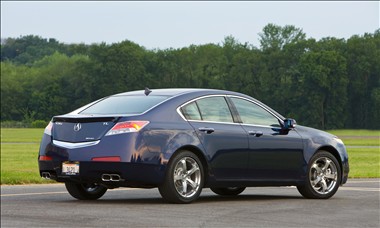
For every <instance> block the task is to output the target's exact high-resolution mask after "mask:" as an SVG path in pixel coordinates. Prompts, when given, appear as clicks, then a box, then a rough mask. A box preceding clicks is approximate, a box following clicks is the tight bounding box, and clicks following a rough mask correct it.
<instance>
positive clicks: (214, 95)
mask: <svg viewBox="0 0 380 228" xmlns="http://www.w3.org/2000/svg"><path fill="white" fill-rule="evenodd" d="M208 97H225V98H227V97H234V98H239V99H243V100H247V101H249V102H251V103H253V104H255V105H258V106H259V107H261V108H262V109H264V110H265V111H267V112H269V113H270V114H271V115H272V116H273V117H275V118H276V119H278V120H279V121H280V123H281V124H284V121H283V120H282V119H281V118H280V117H279V116H277V115H276V114H275V113H273V112H272V111H270V110H268V109H267V108H266V107H264V106H262V105H261V104H259V103H257V102H255V101H254V100H251V99H248V98H246V97H241V96H236V95H223V94H213V95H205V96H201V97H197V98H194V99H192V100H190V101H187V102H185V103H183V104H182V105H180V106H178V108H177V109H176V111H177V113H178V115H179V116H180V117H181V118H182V119H183V120H184V121H188V122H198V123H200V122H201V123H219V124H234V125H245V126H255V127H266V128H281V126H279V127H274V126H268V125H259V124H246V123H235V122H217V121H205V120H187V119H186V118H185V116H184V115H183V114H182V112H181V108H182V107H183V106H186V105H187V104H190V103H191V102H194V101H197V100H199V99H203V98H208ZM231 115H232V113H231Z"/></svg>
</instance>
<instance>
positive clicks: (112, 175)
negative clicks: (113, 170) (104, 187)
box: [111, 174, 121, 181]
mask: <svg viewBox="0 0 380 228" xmlns="http://www.w3.org/2000/svg"><path fill="white" fill-rule="evenodd" d="M120 180H121V178H120V175H118V174H111V181H120Z"/></svg>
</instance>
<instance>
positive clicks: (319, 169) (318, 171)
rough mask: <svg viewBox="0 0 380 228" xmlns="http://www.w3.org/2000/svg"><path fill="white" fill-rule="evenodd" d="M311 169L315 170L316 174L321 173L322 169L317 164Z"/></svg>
mask: <svg viewBox="0 0 380 228" xmlns="http://www.w3.org/2000/svg"><path fill="white" fill-rule="evenodd" d="M311 168H313V169H315V170H316V171H317V173H320V172H322V169H321V168H320V167H319V166H318V164H317V163H314V164H313V165H312V166H311Z"/></svg>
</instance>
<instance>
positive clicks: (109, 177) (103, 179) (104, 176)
mask: <svg viewBox="0 0 380 228" xmlns="http://www.w3.org/2000/svg"><path fill="white" fill-rule="evenodd" d="M102 181H111V175H110V174H103V175H102Z"/></svg>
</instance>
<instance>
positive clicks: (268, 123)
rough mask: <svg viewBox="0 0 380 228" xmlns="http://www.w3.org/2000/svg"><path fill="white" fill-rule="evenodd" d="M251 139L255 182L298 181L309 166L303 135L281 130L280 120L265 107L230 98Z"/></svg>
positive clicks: (250, 159) (250, 147)
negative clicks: (305, 166)
mask: <svg viewBox="0 0 380 228" xmlns="http://www.w3.org/2000/svg"><path fill="white" fill-rule="evenodd" d="M229 99H231V101H232V103H233V104H234V107H235V108H236V110H237V112H238V114H239V117H240V119H241V122H242V123H241V125H242V127H243V128H244V129H245V131H246V133H247V135H248V137H249V164H248V170H249V174H248V175H249V178H250V179H255V180H281V181H285V180H295V179H299V178H300V175H301V173H302V172H301V170H302V169H303V168H304V165H305V164H306V163H305V161H304V157H303V143H302V138H301V136H300V135H299V134H298V133H297V132H296V131H295V130H290V131H288V132H286V133H284V132H282V131H280V130H281V126H280V122H279V119H278V117H276V116H275V115H274V114H272V113H271V112H270V111H269V110H267V109H266V108H264V107H263V106H261V105H259V104H257V103H255V102H253V101H250V100H248V99H245V98H240V97H230V98H229Z"/></svg>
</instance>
